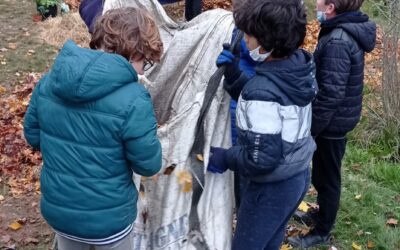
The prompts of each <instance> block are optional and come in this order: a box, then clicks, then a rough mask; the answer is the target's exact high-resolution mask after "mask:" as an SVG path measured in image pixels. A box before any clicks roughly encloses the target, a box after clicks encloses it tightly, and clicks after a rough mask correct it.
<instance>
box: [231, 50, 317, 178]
mask: <svg viewBox="0 0 400 250" xmlns="http://www.w3.org/2000/svg"><path fill="white" fill-rule="evenodd" d="M224 87H225V89H226V90H227V91H228V92H229V94H230V95H231V96H232V97H233V98H234V99H236V100H238V103H237V109H236V118H237V129H238V141H237V144H236V145H235V146H233V147H231V148H230V149H228V150H227V152H226V154H225V161H226V162H227V163H228V166H229V168H230V169H231V170H234V171H238V172H239V173H240V174H241V175H243V176H245V177H248V178H250V180H252V181H255V182H275V181H281V180H286V179H289V178H291V177H293V176H295V175H296V174H298V173H300V172H302V171H305V170H306V169H307V168H308V167H309V165H310V162H311V158H312V155H313V153H314V150H315V143H314V140H313V139H312V137H311V132H310V129H311V102H312V100H313V99H314V97H315V94H316V83H315V65H314V61H313V60H312V55H311V54H309V53H307V52H305V51H304V50H297V51H296V52H295V53H294V54H292V55H291V56H290V57H289V58H287V59H284V60H276V61H268V62H264V63H261V64H259V65H258V66H257V67H256V75H255V76H254V77H252V78H249V77H247V76H246V75H245V74H241V75H240V77H239V78H238V79H237V80H236V81H233V82H232V83H231V84H229V82H228V81H226V82H225V85H224Z"/></svg>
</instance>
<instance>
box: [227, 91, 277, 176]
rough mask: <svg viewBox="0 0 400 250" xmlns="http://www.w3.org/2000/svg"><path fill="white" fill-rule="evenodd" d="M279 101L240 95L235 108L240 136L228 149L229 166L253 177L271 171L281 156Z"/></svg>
mask: <svg viewBox="0 0 400 250" xmlns="http://www.w3.org/2000/svg"><path fill="white" fill-rule="evenodd" d="M280 109H281V106H280V104H279V103H276V102H270V101H260V100H244V99H243V98H242V97H240V98H239V101H238V107H237V111H236V119H237V126H238V129H239V135H240V138H241V141H240V143H238V145H236V146H234V147H232V148H230V149H229V150H228V151H227V160H228V163H229V166H230V168H231V169H232V170H234V171H239V172H241V174H242V175H244V176H248V177H253V176H258V175H264V174H268V173H270V172H272V171H273V170H274V169H275V168H276V167H277V166H278V164H279V162H280V160H281V157H282V128H283V125H282V117H281V114H280Z"/></svg>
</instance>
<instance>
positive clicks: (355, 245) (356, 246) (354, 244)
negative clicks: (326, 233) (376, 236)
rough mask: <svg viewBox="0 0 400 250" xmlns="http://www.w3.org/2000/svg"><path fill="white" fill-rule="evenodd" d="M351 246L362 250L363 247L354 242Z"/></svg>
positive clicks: (356, 249) (355, 249) (354, 249)
mask: <svg viewBox="0 0 400 250" xmlns="http://www.w3.org/2000/svg"><path fill="white" fill-rule="evenodd" d="M351 247H352V248H353V250H361V249H362V247H361V246H360V245H357V243H355V242H353V244H351Z"/></svg>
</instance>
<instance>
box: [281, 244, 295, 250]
mask: <svg viewBox="0 0 400 250" xmlns="http://www.w3.org/2000/svg"><path fill="white" fill-rule="evenodd" d="M290 249H293V247H292V246H291V245H289V244H284V245H282V246H281V248H280V250H290Z"/></svg>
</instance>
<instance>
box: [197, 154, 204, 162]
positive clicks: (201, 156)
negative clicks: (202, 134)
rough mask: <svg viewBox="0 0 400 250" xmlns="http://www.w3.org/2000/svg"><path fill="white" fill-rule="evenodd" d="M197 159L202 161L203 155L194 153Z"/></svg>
mask: <svg viewBox="0 0 400 250" xmlns="http://www.w3.org/2000/svg"><path fill="white" fill-rule="evenodd" d="M196 158H197V160H199V161H204V157H203V155H201V154H198V155H196Z"/></svg>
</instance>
